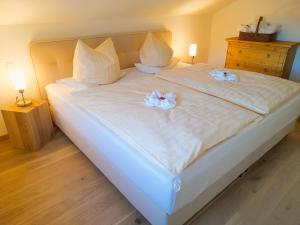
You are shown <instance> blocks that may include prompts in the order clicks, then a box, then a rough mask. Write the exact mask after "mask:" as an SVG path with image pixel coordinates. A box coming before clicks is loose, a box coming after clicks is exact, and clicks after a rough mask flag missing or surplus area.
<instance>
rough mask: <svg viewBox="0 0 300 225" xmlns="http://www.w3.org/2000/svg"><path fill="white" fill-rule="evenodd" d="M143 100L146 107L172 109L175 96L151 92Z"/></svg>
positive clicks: (174, 104) (170, 93) (174, 103)
mask: <svg viewBox="0 0 300 225" xmlns="http://www.w3.org/2000/svg"><path fill="white" fill-rule="evenodd" d="M144 100H145V104H146V105H147V106H151V107H156V108H160V109H172V108H174V107H175V106H176V95H175V94H174V93H172V92H169V93H167V94H165V95H163V94H161V93H160V92H159V91H153V92H152V93H151V94H148V95H146V97H145V99H144Z"/></svg>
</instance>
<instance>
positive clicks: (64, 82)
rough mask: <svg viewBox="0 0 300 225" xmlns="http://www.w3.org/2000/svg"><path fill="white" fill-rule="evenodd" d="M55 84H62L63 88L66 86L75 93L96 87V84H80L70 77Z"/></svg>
mask: <svg viewBox="0 0 300 225" xmlns="http://www.w3.org/2000/svg"><path fill="white" fill-rule="evenodd" d="M56 83H57V84H62V85H64V86H67V87H68V88H70V89H72V90H76V91H79V90H83V89H87V88H93V87H97V86H98V85H97V84H92V83H84V82H80V81H78V80H75V79H74V78H72V77H68V78H65V79H60V80H57V81H56Z"/></svg>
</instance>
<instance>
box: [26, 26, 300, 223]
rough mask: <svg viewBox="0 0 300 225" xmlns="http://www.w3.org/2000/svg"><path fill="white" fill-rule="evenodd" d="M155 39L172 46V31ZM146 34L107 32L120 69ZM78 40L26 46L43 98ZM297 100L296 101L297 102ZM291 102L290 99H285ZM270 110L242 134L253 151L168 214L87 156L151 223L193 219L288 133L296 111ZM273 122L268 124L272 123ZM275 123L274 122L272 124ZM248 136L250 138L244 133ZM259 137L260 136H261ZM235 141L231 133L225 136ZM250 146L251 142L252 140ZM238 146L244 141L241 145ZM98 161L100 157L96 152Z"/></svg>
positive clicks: (59, 120)
mask: <svg viewBox="0 0 300 225" xmlns="http://www.w3.org/2000/svg"><path fill="white" fill-rule="evenodd" d="M154 33H155V35H156V36H157V37H158V38H161V39H163V40H165V41H166V42H167V43H169V44H170V45H171V41H172V34H171V32H169V31H161V32H154ZM145 36H146V33H136V34H125V35H116V36H111V37H112V39H113V42H114V44H115V46H116V50H117V53H118V55H119V57H120V64H121V67H122V68H127V67H130V66H132V65H133V64H134V63H135V62H138V61H139V57H138V50H139V48H140V46H141V45H142V43H143V40H144V38H145ZM105 38H106V37H93V38H82V39H83V40H84V41H85V42H86V43H87V44H89V45H90V46H91V47H96V46H97V45H99V44H100V43H101V42H102V41H104V40H105ZM76 41H77V39H69V40H58V41H51V42H35V43H32V44H31V46H30V52H31V56H32V61H33V64H34V68H35V72H36V77H37V80H38V84H39V88H40V93H41V97H42V98H46V93H45V85H47V84H49V83H51V82H55V80H57V79H62V78H64V77H67V76H71V75H72V60H73V53H74V48H75V45H76ZM299 102H300V101H299V100H298V101H297V103H299ZM289 104H294V103H289ZM273 114H274V115H272V114H271V115H270V116H269V117H268V118H267V119H268V120H266V122H265V125H264V123H262V124H261V125H260V127H258V128H255V129H256V130H255V129H249V130H248V131H247V132H244V133H243V134H242V137H243V136H244V137H243V138H244V140H245V141H244V144H248V145H249V146H248V148H252V149H251V152H252V153H251V154H250V155H249V156H248V157H246V158H245V159H244V160H242V161H241V162H240V163H239V164H238V165H236V166H235V167H234V168H233V169H232V170H230V171H229V172H228V173H226V174H225V175H224V177H223V178H222V179H220V180H218V181H217V182H215V183H214V184H213V185H211V186H209V187H208V188H207V189H206V190H205V191H203V192H202V193H201V194H200V195H199V196H198V197H197V198H196V199H195V200H194V201H192V202H191V203H189V204H188V205H186V206H184V207H183V208H181V209H179V210H177V211H176V212H175V213H173V214H171V215H169V214H167V213H165V212H164V211H162V210H161V209H160V208H159V207H158V206H157V205H156V204H155V203H154V202H153V201H152V200H151V199H150V198H149V197H148V196H147V195H145V194H144V192H143V191H142V190H140V189H139V188H138V187H137V186H136V185H135V184H133V183H132V182H130V181H129V180H128V179H126V177H124V176H123V175H122V174H123V173H122V171H119V170H118V168H116V167H113V166H112V165H111V164H110V163H109V161H107V160H105V158H102V159H100V160H101V161H98V162H96V161H95V160H93V159H94V158H95V157H96V156H94V155H87V157H88V158H89V159H90V160H91V161H92V162H93V163H94V164H95V165H96V166H97V167H98V168H99V169H100V170H101V171H102V172H103V173H104V174H105V176H106V177H107V178H108V179H109V180H110V181H111V182H112V183H113V184H114V185H115V186H116V187H117V188H118V189H119V191H120V192H121V193H122V194H123V195H124V196H125V197H126V198H127V199H128V200H129V201H130V202H131V203H132V204H133V205H134V206H135V207H136V208H137V209H138V210H139V211H140V212H141V213H142V214H143V215H144V216H145V218H147V219H148V220H149V221H150V222H151V223H152V224H155V225H167V224H172V225H180V224H183V223H184V222H186V221H187V220H188V219H189V218H191V217H192V216H193V215H194V214H195V213H197V212H198V211H199V210H200V209H201V208H203V207H204V206H205V205H206V204H208V203H209V202H210V201H211V200H212V199H213V198H214V197H215V196H216V195H217V194H219V193H220V192H221V191H222V190H224V189H225V188H226V187H227V186H228V185H229V184H230V183H231V182H232V181H234V180H235V179H236V178H237V177H238V176H239V175H240V174H241V173H243V172H244V171H245V170H246V169H247V168H248V167H249V166H250V165H252V164H253V163H254V162H255V161H257V160H258V159H259V158H260V157H261V156H262V155H263V154H265V153H266V152H267V151H268V150H269V149H271V148H272V147H273V146H274V145H275V144H277V143H278V142H279V141H280V140H281V139H282V138H283V137H284V136H286V135H287V134H288V133H289V132H290V131H291V130H292V129H293V127H294V124H295V121H296V119H297V117H298V114H299V112H297V110H291V111H290V112H287V117H288V118H287V119H282V118H281V120H280V121H279V120H278V118H277V117H276V112H275V113H273ZM53 116H54V121H55V123H56V124H57V125H58V127H60V129H61V130H62V131H63V132H64V133H65V134H66V135H67V136H68V137H69V138H70V139H71V140H72V141H73V142H74V143H75V144H76V145H77V146H78V147H79V148H80V149H81V150H82V151H83V152H88V151H86V150H88V149H90V148H94V147H93V146H94V145H93V144H91V143H90V142H89V140H88V138H85V137H88V133H87V132H84V130H82V129H80V127H78V126H79V125H78V124H76V122H74V121H70V120H69V118H65V117H64V115H62V114H58V113H56V112H55V110H54V112H53ZM266 124H268V126H269V128H270V126H271V125H272V126H273V125H274V124H276V129H272V132H266V131H267V129H266ZM270 124H271V125H270ZM274 126H275V125H274ZM78 135H80V137H83V139H84V141H81V142H79V141H78V140H77V139H78V138H76V137H78ZM248 135H251V138H250V139H249V138H247V136H248ZM261 136H263V137H264V138H263V140H262V138H260V137H261ZM230 141H231V142H232V141H235V139H234V137H233V138H231V139H229V140H227V141H225V144H226V142H230ZM253 141H254V143H255V144H254V145H253V146H252V144H249V143H253ZM239 147H242V146H239ZM98 160H99V157H98Z"/></svg>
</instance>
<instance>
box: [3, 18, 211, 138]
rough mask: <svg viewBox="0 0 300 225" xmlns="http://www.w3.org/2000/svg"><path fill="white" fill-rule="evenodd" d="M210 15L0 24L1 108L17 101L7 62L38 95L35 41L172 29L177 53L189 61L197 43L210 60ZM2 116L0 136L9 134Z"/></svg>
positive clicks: (203, 57)
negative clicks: (31, 47)
mask: <svg viewBox="0 0 300 225" xmlns="http://www.w3.org/2000/svg"><path fill="white" fill-rule="evenodd" d="M210 18H211V17H209V16H205V15H203V16H178V17H168V18H153V19H149V18H148V19H139V18H119V19H117V20H111V19H110V20H101V21H89V22H82V23H72V24H61V23H60V24H39V25H3V26H0V34H1V35H0V108H1V107H2V106H4V105H7V104H12V103H13V102H14V101H15V96H16V94H17V93H16V91H15V90H14V89H13V86H12V84H11V81H10V78H9V75H8V73H7V69H6V62H8V61H13V62H14V64H15V66H16V67H18V68H21V69H24V70H25V72H26V80H27V84H28V88H27V89H26V91H25V94H26V96H27V97H29V98H38V97H39V96H38V91H37V86H36V81H35V76H34V73H33V68H32V63H31V59H30V57H29V51H28V44H29V43H30V42H31V41H34V40H49V39H59V38H68V37H76V36H77V37H78V36H87V35H101V34H113V33H122V32H125V33H126V32H134V31H147V30H159V29H168V30H171V31H172V32H173V48H174V51H175V55H177V56H179V57H181V58H182V59H183V60H185V61H187V60H189V57H188V54H187V53H188V52H187V50H188V46H189V43H191V42H196V43H198V46H199V54H198V56H197V58H196V60H197V61H207V57H208V46H209V44H208V43H209V33H210V23H211V20H210ZM6 133H7V131H6V128H5V125H4V123H3V120H2V116H0V136H1V135H4V134H6Z"/></svg>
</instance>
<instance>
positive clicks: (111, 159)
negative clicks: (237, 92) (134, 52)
mask: <svg viewBox="0 0 300 225" xmlns="http://www.w3.org/2000/svg"><path fill="white" fill-rule="evenodd" d="M126 72H127V75H126V76H125V77H124V78H123V79H121V80H120V81H118V82H126V81H129V80H134V79H136V78H137V77H141V76H142V77H143V76H152V75H147V74H143V73H140V72H138V71H136V70H135V69H133V68H130V69H127V70H126ZM46 90H47V94H48V99H49V102H50V104H51V109H52V112H53V116H54V120H55V123H56V125H57V126H59V128H60V129H61V130H62V131H63V132H64V133H65V134H66V135H67V136H68V137H69V138H70V139H71V140H72V141H73V142H74V143H75V144H76V145H77V146H78V147H79V148H80V150H81V151H82V152H83V153H84V154H85V155H87V157H88V158H89V159H90V160H91V161H92V162H93V163H94V164H95V165H96V166H97V167H98V168H99V169H101V171H102V172H103V173H104V174H105V175H106V176H107V177H108V178H109V179H110V181H111V182H113V184H114V185H115V186H116V187H118V188H119V190H120V191H121V192H122V191H123V190H124V189H126V188H127V186H128V185H126V182H120V178H119V176H121V177H124V180H128V182H130V183H132V184H133V185H135V186H136V187H137V188H138V189H139V190H141V192H142V193H145V196H147V197H148V198H149V199H150V201H151V202H152V203H153V204H154V205H155V206H156V207H158V208H159V209H161V210H162V211H163V212H166V213H168V214H169V215H170V214H173V213H175V212H177V211H178V210H179V209H181V208H183V207H184V206H186V205H188V204H189V203H190V202H191V201H193V200H194V199H195V198H196V197H197V196H199V195H200V194H202V193H204V192H205V194H203V201H202V202H201V203H198V204H199V207H201V206H203V205H205V204H206V203H207V201H209V200H210V199H211V198H212V197H213V196H214V195H215V194H214V193H215V192H216V190H219V191H221V190H222V189H223V188H224V186H223V185H225V186H226V185H228V184H229V183H230V182H231V181H232V179H234V178H235V177H237V176H238V175H239V173H241V172H242V171H243V170H245V169H246V168H247V167H248V166H249V165H251V164H252V163H253V162H254V161H255V160H257V159H258V158H259V157H260V156H261V155H262V154H264V153H265V152H266V151H267V150H268V148H266V149H260V150H259V151H257V150H256V151H254V150H255V149H257V148H258V146H260V145H262V144H263V143H265V142H266V141H267V140H269V139H271V138H272V137H273V136H274V135H275V134H276V133H277V132H278V131H279V130H280V129H281V128H282V127H284V126H286V125H287V124H289V123H291V122H292V121H293V120H295V119H296V118H297V117H298V116H299V114H300V97H299V96H297V97H294V98H293V99H291V100H290V101H288V102H286V103H285V104H284V105H283V106H282V107H280V108H279V109H278V110H276V111H275V112H274V113H271V114H270V115H267V116H264V119H263V120H262V121H260V122H259V123H254V124H253V125H252V126H249V127H248V128H246V129H244V130H243V131H242V132H241V133H240V134H238V135H236V136H234V137H232V138H230V139H228V140H226V141H224V142H222V143H220V144H218V145H216V146H215V147H213V148H211V149H209V151H206V153H205V154H204V155H201V156H199V157H198V158H197V159H195V160H194V162H193V163H192V164H191V165H190V166H189V167H188V168H186V169H185V170H183V172H182V173H181V174H180V175H178V176H175V175H173V174H171V173H170V172H168V171H166V170H165V169H164V168H162V167H161V166H159V165H158V164H157V163H154V162H153V161H149V160H148V159H147V158H145V157H144V155H142V154H140V152H138V151H135V150H134V149H132V147H131V146H128V145H127V144H126V143H125V142H124V141H122V140H120V138H119V137H118V135H116V134H115V133H113V132H111V131H109V129H107V128H106V127H105V126H104V125H103V124H102V123H100V122H99V121H97V120H95V119H94V118H93V117H92V116H90V115H89V114H88V113H86V112H85V111H83V110H82V109H81V108H80V107H78V106H77V105H76V104H75V103H74V102H73V100H72V96H71V93H72V90H70V89H68V88H66V87H65V86H63V85H61V84H50V85H48V86H47V87H46ZM253 154H255V157H254V156H253ZM108 165H109V166H108ZM112 168H114V170H115V172H116V171H117V172H116V173H119V175H116V174H115V173H112ZM232 170H234V171H235V172H234V173H233V174H231V176H230V177H228V176H225V175H226V174H227V173H228V172H229V171H232ZM219 180H222V182H221V183H222V186H220V184H219V185H217V186H216V185H215V184H216V183H217V182H218V181H219ZM118 181H119V183H118ZM211 187H213V188H211ZM123 194H124V195H125V196H126V197H127V198H128V199H129V200H130V201H131V202H132V199H134V196H136V195H137V193H131V194H129V193H124V192H123ZM138 202H139V201H137V203H135V202H132V203H133V204H134V205H135V206H136V207H138V206H137V205H138ZM141 207H144V205H141ZM145 207H146V206H145ZM147 207H151V206H150V205H148V206H147ZM138 209H139V210H141V211H142V212H143V210H142V209H141V208H139V207H138ZM145 210H146V209H145Z"/></svg>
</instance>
